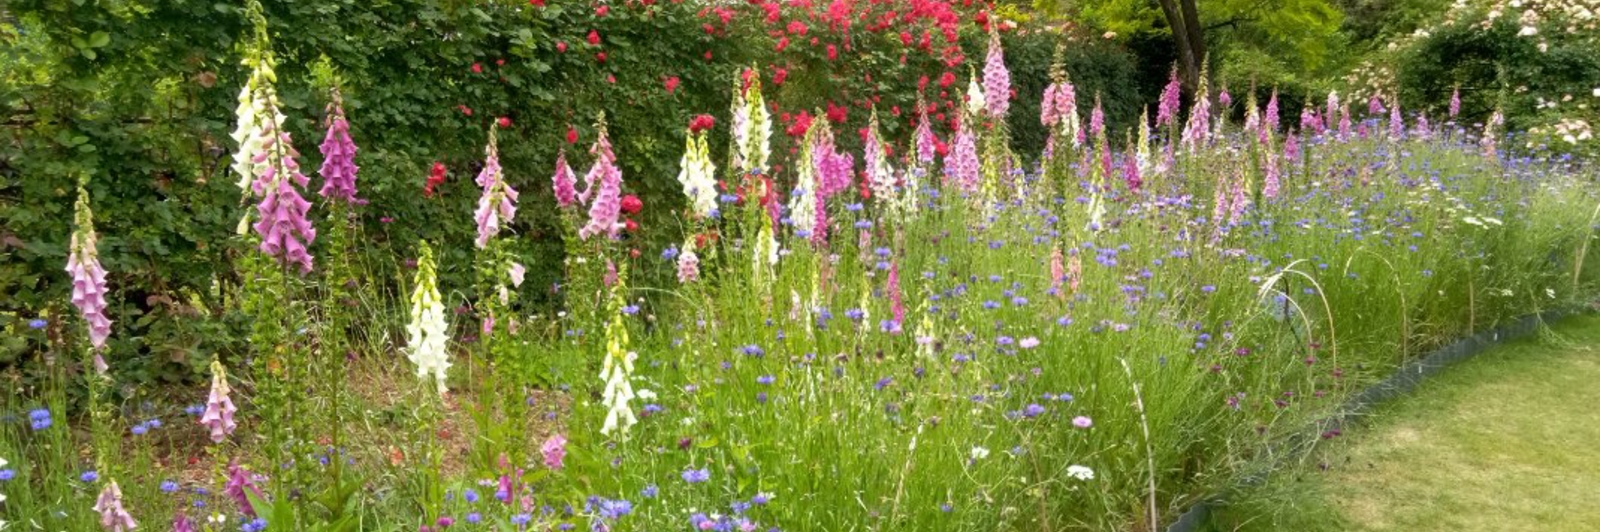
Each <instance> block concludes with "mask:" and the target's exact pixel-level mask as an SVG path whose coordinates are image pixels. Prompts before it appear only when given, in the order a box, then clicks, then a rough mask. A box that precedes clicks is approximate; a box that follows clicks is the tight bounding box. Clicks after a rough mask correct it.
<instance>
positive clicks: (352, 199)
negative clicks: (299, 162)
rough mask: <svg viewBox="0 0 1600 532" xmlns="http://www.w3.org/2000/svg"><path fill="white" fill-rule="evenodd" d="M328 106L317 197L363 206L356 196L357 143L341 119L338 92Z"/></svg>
mask: <svg viewBox="0 0 1600 532" xmlns="http://www.w3.org/2000/svg"><path fill="white" fill-rule="evenodd" d="M332 94H333V102H332V103H329V104H328V134H327V136H326V137H323V139H322V146H321V148H322V169H321V170H318V172H317V173H319V174H322V179H323V183H322V190H320V191H318V192H317V193H318V194H322V197H324V198H328V199H330V200H334V201H342V202H345V203H353V204H356V205H362V204H365V203H366V202H367V201H366V200H363V199H360V198H357V197H356V172H357V171H358V170H360V168H359V167H357V166H356V143H355V141H353V140H351V139H350V122H349V121H348V120H345V117H344V103H343V102H342V101H341V98H340V97H339V91H338V89H335V90H334V91H333V92H332Z"/></svg>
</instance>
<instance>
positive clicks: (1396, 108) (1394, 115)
mask: <svg viewBox="0 0 1600 532" xmlns="http://www.w3.org/2000/svg"><path fill="white" fill-rule="evenodd" d="M1405 136H1406V120H1405V118H1404V117H1402V116H1401V114H1400V99H1399V98H1398V97H1397V98H1395V100H1394V101H1393V102H1390V104H1389V138H1391V139H1394V140H1400V139H1401V138H1404V137H1405Z"/></svg>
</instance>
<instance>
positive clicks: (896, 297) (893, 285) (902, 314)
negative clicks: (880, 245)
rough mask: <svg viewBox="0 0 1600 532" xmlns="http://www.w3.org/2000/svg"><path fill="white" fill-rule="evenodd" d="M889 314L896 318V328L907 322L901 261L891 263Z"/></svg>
mask: <svg viewBox="0 0 1600 532" xmlns="http://www.w3.org/2000/svg"><path fill="white" fill-rule="evenodd" d="M887 284H888V292H889V314H890V316H892V317H893V319H894V324H895V327H894V328H895V330H899V329H900V326H901V325H902V324H904V323H905V322H906V304H905V301H904V300H903V298H902V297H901V294H900V263H899V262H890V263H889V279H888V281H887Z"/></svg>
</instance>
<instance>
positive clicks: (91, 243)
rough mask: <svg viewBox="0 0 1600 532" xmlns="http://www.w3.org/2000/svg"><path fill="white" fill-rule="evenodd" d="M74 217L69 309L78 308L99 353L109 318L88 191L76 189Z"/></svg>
mask: <svg viewBox="0 0 1600 532" xmlns="http://www.w3.org/2000/svg"><path fill="white" fill-rule="evenodd" d="M74 218H75V222H76V227H75V228H74V229H73V232H72V245H71V248H69V251H68V252H67V273H69V274H71V275H72V306H75V307H78V312H79V313H81V314H82V315H83V321H84V322H85V323H87V324H88V326H89V343H90V345H92V346H94V348H95V349H96V350H99V349H103V348H105V346H106V338H107V337H109V336H111V319H110V318H107V317H106V271H105V269H104V268H102V267H100V253H99V250H98V249H97V248H98V242H99V240H100V237H99V235H97V234H95V230H94V212H93V211H92V210H90V209H89V191H88V190H87V189H85V188H84V187H83V186H82V185H79V186H78V204H77V212H76V215H75V216H74ZM96 356H97V357H98V355H96ZM97 360H98V359H97ZM102 373H103V371H102Z"/></svg>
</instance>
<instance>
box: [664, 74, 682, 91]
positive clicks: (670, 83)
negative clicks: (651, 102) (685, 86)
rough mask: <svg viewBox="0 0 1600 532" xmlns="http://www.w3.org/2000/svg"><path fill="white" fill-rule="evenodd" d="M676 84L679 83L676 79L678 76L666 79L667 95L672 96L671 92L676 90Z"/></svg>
mask: <svg viewBox="0 0 1600 532" xmlns="http://www.w3.org/2000/svg"><path fill="white" fill-rule="evenodd" d="M678 83H680V80H679V79H678V76H672V77H669V78H667V82H666V85H667V94H672V92H673V91H676V90H678Z"/></svg>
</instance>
